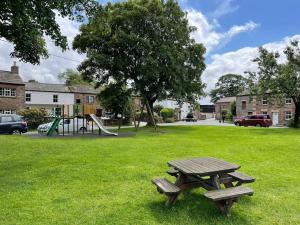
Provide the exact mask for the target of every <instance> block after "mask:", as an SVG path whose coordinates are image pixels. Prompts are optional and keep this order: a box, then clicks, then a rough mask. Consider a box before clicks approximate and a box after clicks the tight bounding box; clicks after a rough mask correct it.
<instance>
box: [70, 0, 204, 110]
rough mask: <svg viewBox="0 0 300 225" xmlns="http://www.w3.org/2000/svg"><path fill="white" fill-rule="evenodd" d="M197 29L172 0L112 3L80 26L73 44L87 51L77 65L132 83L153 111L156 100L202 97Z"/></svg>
mask: <svg viewBox="0 0 300 225" xmlns="http://www.w3.org/2000/svg"><path fill="white" fill-rule="evenodd" d="M194 30H195V28H193V27H190V26H189V25H188V20H187V18H186V14H185V13H184V12H183V11H182V10H181V8H180V6H179V5H178V3H177V1H174V0H166V1H161V0H152V1H149V0H131V1H126V2H120V3H114V4H111V3H108V4H107V5H105V6H99V8H98V9H97V10H96V11H95V13H93V14H91V15H90V16H89V20H88V23H87V24H84V25H82V26H81V28H80V34H79V35H78V36H77V37H76V38H75V40H74V42H73V47H74V49H77V50H78V52H79V53H86V54H87V59H86V60H85V61H84V62H83V63H82V64H81V65H80V66H79V70H80V71H81V72H82V73H83V75H84V76H85V77H88V78H89V79H93V80H95V81H97V83H98V84H99V85H101V84H107V83H109V81H110V80H114V81H115V82H118V83H122V84H130V87H131V88H132V90H133V91H134V92H135V93H137V94H139V95H141V96H142V97H143V98H144V99H145V100H146V102H148V103H149V107H148V106H147V111H148V113H149V111H151V110H153V103H154V102H155V101H156V100H161V99H166V98H173V99H176V100H178V101H183V100H187V101H195V100H196V99H198V98H199V97H200V96H201V95H203V88H204V86H205V85H204V84H203V83H202V81H201V74H202V72H203V70H204V69H205V64H204V54H205V48H204V46H203V45H202V44H197V43H195V41H194V40H193V39H192V38H191V32H193V31H194ZM148 108H149V109H148Z"/></svg>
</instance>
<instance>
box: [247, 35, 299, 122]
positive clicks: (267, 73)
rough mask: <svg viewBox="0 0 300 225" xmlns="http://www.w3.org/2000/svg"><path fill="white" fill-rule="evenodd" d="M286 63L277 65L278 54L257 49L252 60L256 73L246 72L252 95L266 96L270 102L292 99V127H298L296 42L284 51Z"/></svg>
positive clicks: (297, 47)
mask: <svg viewBox="0 0 300 225" xmlns="http://www.w3.org/2000/svg"><path fill="white" fill-rule="evenodd" d="M284 54H285V56H286V57H287V62H286V63H282V64H280V63H278V58H279V57H280V54H279V53H278V52H269V51H268V50H267V49H265V48H262V47H261V48H259V56H258V57H257V58H256V59H254V62H256V63H257V64H258V72H248V74H249V78H250V79H251V81H252V85H251V92H252V94H255V95H258V96H262V95H265V94H267V95H268V96H270V101H276V103H279V104H280V101H279V100H278V99H284V98H286V97H287V98H292V100H293V102H294V104H295V106H296V107H295V112H294V127H299V117H300V47H299V43H298V42H297V41H292V42H291V43H290V44H289V45H288V46H287V47H286V49H285V50H284Z"/></svg>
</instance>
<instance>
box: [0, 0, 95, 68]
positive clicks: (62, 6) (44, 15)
mask: <svg viewBox="0 0 300 225" xmlns="http://www.w3.org/2000/svg"><path fill="white" fill-rule="evenodd" d="M95 5H96V2H95V1H94V0H68V1H64V0H51V1H45V0H44V1H43V0H33V1H29V0H13V1H12V0H1V1H0V37H3V38H5V39H6V40H7V41H9V42H11V43H13V44H14V51H13V52H12V53H11V56H12V57H17V58H19V59H20V60H21V61H24V62H29V63H32V64H38V63H39V62H40V59H41V57H44V58H46V57H48V51H47V49H46V43H45V36H49V37H50V38H51V39H52V40H53V41H54V43H55V45H56V46H59V47H61V48H62V50H66V49H67V46H68V44H67V37H66V36H63V35H62V34H61V30H60V27H59V25H58V24H57V22H56V21H55V17H56V15H59V16H62V17H69V18H70V19H77V20H82V19H83V12H84V11H85V10H91V9H93V8H94V6H95Z"/></svg>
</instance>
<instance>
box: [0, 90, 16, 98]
mask: <svg viewBox="0 0 300 225" xmlns="http://www.w3.org/2000/svg"><path fill="white" fill-rule="evenodd" d="M0 96H4V97H16V89H15V88H0Z"/></svg>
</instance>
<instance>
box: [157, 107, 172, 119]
mask: <svg viewBox="0 0 300 225" xmlns="http://www.w3.org/2000/svg"><path fill="white" fill-rule="evenodd" d="M160 115H161V117H162V118H163V120H164V121H166V119H167V118H173V119H174V115H175V111H174V109H171V108H163V109H162V110H161V111H160Z"/></svg>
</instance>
